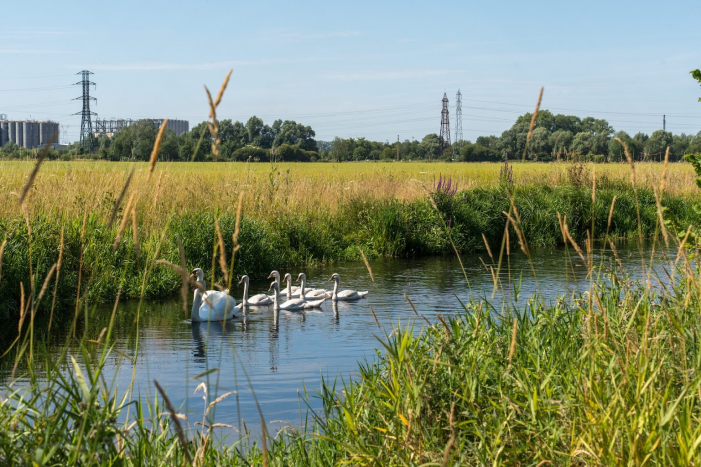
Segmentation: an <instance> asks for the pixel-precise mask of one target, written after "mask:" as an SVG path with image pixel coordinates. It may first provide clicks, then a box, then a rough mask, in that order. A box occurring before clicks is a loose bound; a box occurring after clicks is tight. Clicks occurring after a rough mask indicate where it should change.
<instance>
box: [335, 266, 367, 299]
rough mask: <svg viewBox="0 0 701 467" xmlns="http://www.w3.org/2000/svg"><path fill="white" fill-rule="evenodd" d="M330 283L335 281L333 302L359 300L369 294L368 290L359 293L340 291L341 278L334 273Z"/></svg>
mask: <svg viewBox="0 0 701 467" xmlns="http://www.w3.org/2000/svg"><path fill="white" fill-rule="evenodd" d="M329 281H333V282H334V284H333V293H332V294H331V300H333V301H334V302H337V301H344V302H346V301H351V300H359V299H361V298H363V297H364V296H366V295H367V294H368V292H367V290H366V291H365V292H358V291H355V290H342V291H341V292H339V291H338V283H339V282H341V276H339V275H338V273H333V274H332V275H331V278H330V279H329Z"/></svg>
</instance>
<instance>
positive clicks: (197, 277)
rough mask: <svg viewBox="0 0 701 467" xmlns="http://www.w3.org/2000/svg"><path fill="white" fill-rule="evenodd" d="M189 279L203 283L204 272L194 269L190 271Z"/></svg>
mask: <svg viewBox="0 0 701 467" xmlns="http://www.w3.org/2000/svg"><path fill="white" fill-rule="evenodd" d="M190 277H194V278H195V280H196V281H197V282H204V271H203V270H202V269H200V268H195V269H193V270H192V274H190Z"/></svg>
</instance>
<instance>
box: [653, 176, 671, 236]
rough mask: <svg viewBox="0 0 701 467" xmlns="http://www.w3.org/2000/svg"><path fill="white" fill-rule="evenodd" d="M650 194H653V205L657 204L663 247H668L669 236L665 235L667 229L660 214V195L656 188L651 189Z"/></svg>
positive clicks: (661, 213) (662, 215)
mask: <svg viewBox="0 0 701 467" xmlns="http://www.w3.org/2000/svg"><path fill="white" fill-rule="evenodd" d="M652 192H653V193H654V194H655V203H656V204H657V218H658V220H659V223H660V230H661V231H662V238H664V244H665V246H667V247H669V234H668V233H667V228H666V226H665V224H664V214H663V212H662V202H661V201H660V194H659V193H658V192H657V187H652Z"/></svg>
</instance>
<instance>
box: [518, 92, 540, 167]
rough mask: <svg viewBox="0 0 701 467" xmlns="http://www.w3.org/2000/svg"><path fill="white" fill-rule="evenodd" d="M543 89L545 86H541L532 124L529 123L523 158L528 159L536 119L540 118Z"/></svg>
mask: <svg viewBox="0 0 701 467" xmlns="http://www.w3.org/2000/svg"><path fill="white" fill-rule="evenodd" d="M543 89H545V88H544V87H542V86H541V88H540V94H538V102H537V103H536V105H535V111H534V112H533V115H532V116H531V124H530V125H528V134H527V135H526V146H525V147H524V148H523V160H524V161H525V160H526V152H527V151H528V143H529V142H530V141H531V136H533V129H534V128H535V122H536V119H537V118H538V112H539V111H540V102H541V101H542V100H543Z"/></svg>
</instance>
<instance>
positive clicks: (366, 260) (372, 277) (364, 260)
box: [358, 247, 375, 282]
mask: <svg viewBox="0 0 701 467" xmlns="http://www.w3.org/2000/svg"><path fill="white" fill-rule="evenodd" d="M358 251H359V252H360V256H362V257H363V262H365V267H366V268H368V272H369V273H370V279H371V280H372V281H373V282H375V276H373V275H372V269H371V268H370V263H368V258H367V257H366V256H365V253H364V252H363V250H362V249H361V248H360V247H358Z"/></svg>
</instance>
